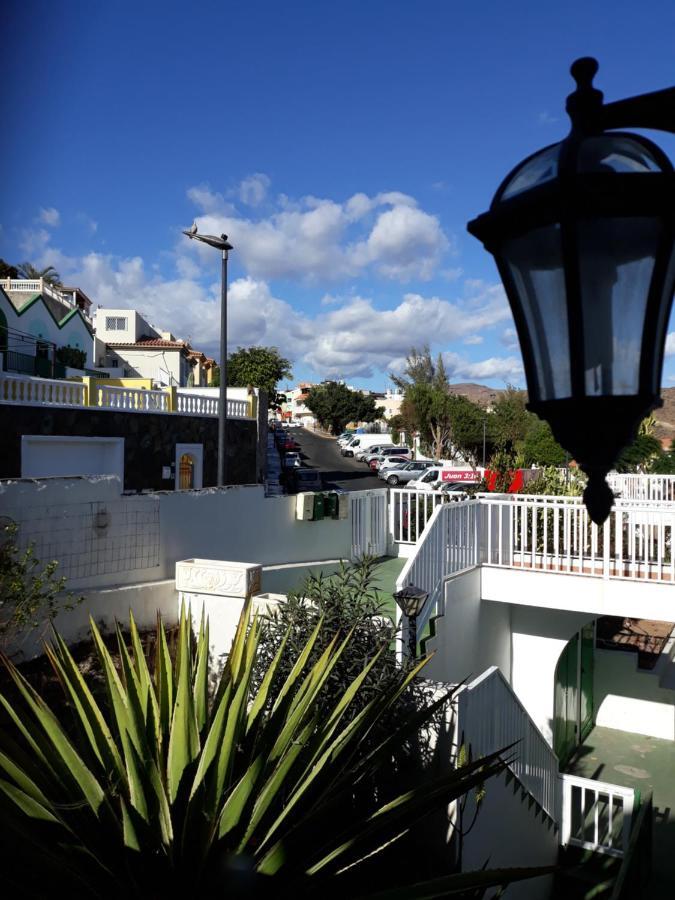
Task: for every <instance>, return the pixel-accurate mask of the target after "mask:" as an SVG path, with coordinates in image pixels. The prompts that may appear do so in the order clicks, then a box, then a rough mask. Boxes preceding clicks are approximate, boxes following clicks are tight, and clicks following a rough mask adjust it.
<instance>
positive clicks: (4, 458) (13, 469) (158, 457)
mask: <svg viewBox="0 0 675 900" xmlns="http://www.w3.org/2000/svg"><path fill="white" fill-rule="evenodd" d="M0 434H2V440H0V478H18V477H20V476H21V435H23V434H31V435H61V436H63V435H69V436H78V437H82V436H86V437H122V438H124V489H125V490H129V491H140V490H148V489H152V490H166V489H167V488H171V487H172V485H173V476H172V478H171V480H166V479H162V468H163V467H164V466H171V465H173V464H174V462H175V457H176V444H203V446H204V474H203V486H204V487H210V486H212V485H214V484H215V483H216V466H217V458H218V420H217V419H216V418H206V417H197V416H179V415H176V414H175V413H169V414H162V413H127V412H114V411H112V410H97V409H67V408H59V407H46V406H10V405H5V404H2V405H0ZM259 457H260V451H259V447H258V429H257V425H256V422H254V421H248V420H242V419H231V420H230V421H229V422H228V452H227V470H228V482H229V483H230V484H255V483H256V482H257V481H258V477H259V474H260V458H259Z"/></svg>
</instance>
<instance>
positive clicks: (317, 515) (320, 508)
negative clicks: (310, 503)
mask: <svg viewBox="0 0 675 900" xmlns="http://www.w3.org/2000/svg"><path fill="white" fill-rule="evenodd" d="M323 517H324V503H323V494H314V515H313V516H312V519H313V520H314V521H315V522H317V521H318V520H319V519H323Z"/></svg>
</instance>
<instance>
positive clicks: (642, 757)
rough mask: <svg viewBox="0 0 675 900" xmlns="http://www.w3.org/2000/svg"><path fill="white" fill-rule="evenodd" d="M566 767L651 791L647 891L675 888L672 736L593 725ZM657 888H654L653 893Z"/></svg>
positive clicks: (668, 892)
mask: <svg viewBox="0 0 675 900" xmlns="http://www.w3.org/2000/svg"><path fill="white" fill-rule="evenodd" d="M567 771H569V772H571V773H572V774H574V775H581V776H582V777H584V778H597V779H598V780H599V781H607V782H610V783H613V784H620V785H624V786H625V787H631V788H637V789H638V790H639V791H640V793H641V794H642V796H645V795H646V794H647V793H649V792H650V791H651V793H652V794H653V796H654V855H653V862H654V869H653V874H652V879H651V881H650V883H649V893H648V895H647V896H650V897H657V896H659V895H660V892H665V893H663V896H668V897H670V896H672V895H673V893H674V892H675V741H665V740H662V739H661V738H653V737H646V736H645V735H643V734H633V733H632V732H628V731H616V730H615V729H613V728H600V727H596V728H594V729H593V731H592V732H591V733H590V734H589V736H588V737H587V738H586V741H585V742H584V744H583V745H582V746H581V748H580V750H579V752H578V753H577V755H576V757H575V758H574V759H573V760H572V762H571V763H570V764H569V766H568V767H567ZM657 892H659V893H657Z"/></svg>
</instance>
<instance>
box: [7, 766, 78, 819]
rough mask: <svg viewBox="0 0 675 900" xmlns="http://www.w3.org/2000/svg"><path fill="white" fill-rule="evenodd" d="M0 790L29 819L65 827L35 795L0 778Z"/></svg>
mask: <svg viewBox="0 0 675 900" xmlns="http://www.w3.org/2000/svg"><path fill="white" fill-rule="evenodd" d="M0 791H2V792H3V793H4V794H5V795H6V796H7V797H9V799H10V800H11V801H12V803H13V804H14V805H15V806H16V807H17V808H18V809H19V810H20V811H21V812H22V813H23V814H24V815H25V816H28V818H30V819H39V820H41V821H43V822H51V823H53V824H55V825H61V826H62V827H64V828H65V827H66V826H65V825H64V824H63V822H62V821H61V820H60V819H57V818H56V816H55V815H54V814H53V813H52V812H51V810H50V809H49V808H48V806H46V805H44V804H42V803H41V802H40V801H39V800H36V799H35V797H33V796H31V795H30V794H28V793H26V791H23V790H21V788H19V787H17V786H16V785H14V784H12V783H11V782H9V781H5V779H4V778H0Z"/></svg>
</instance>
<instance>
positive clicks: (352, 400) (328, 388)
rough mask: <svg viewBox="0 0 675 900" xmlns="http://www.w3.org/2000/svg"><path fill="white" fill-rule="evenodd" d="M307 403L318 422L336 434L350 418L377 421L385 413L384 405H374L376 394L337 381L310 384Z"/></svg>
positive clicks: (354, 420)
mask: <svg viewBox="0 0 675 900" xmlns="http://www.w3.org/2000/svg"><path fill="white" fill-rule="evenodd" d="M305 406H306V407H307V408H308V409H310V410H311V411H312V412H313V413H314V415H315V416H316V417H317V419H318V420H319V424H320V425H321V426H322V427H324V428H329V429H330V430H331V431H332V432H333V434H340V432H342V431H344V428H345V425H346V424H347V423H348V422H355V423H356V422H374V421H375V420H376V419H380V418H382V416H383V415H384V408H383V407H381V406H375V398H374V397H371V396H370V395H366V394H363V393H362V392H361V391H350V389H349V388H348V387H347V386H346V385H345V384H340V383H338V382H337V381H327V382H326V383H325V384H319V385H316V386H315V387H313V388H310V391H309V393H308V394H307V399H306V400H305Z"/></svg>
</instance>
